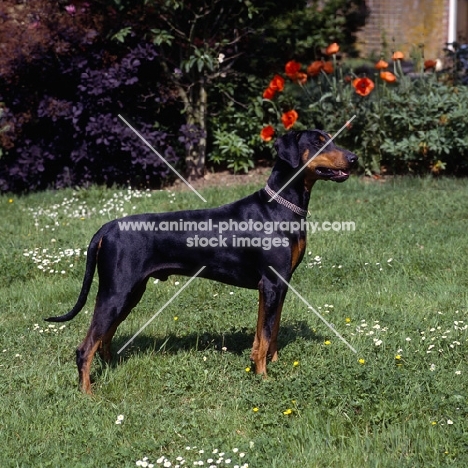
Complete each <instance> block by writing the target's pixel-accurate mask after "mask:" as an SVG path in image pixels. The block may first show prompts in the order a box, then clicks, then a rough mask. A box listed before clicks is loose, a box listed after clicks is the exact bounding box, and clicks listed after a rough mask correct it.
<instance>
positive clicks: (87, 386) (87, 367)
mask: <svg viewBox="0 0 468 468" xmlns="http://www.w3.org/2000/svg"><path fill="white" fill-rule="evenodd" d="M85 342H86V339H85ZM99 346H101V340H98V341H97V342H96V343H95V344H94V346H93V347H92V348H91V349H90V350H89V351H88V354H87V357H86V361H85V362H84V364H83V365H82V366H81V369H80V384H81V390H82V391H83V392H84V393H87V394H88V395H91V394H92V391H91V377H90V371H91V363H92V362H93V358H94V355H95V353H96V351H97V350H98V348H99ZM80 349H81V347H80Z"/></svg>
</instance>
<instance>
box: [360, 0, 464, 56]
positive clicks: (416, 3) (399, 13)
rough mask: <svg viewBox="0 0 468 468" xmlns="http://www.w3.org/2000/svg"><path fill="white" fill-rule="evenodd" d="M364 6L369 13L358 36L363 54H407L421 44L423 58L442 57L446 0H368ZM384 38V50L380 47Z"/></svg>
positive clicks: (445, 38) (446, 10) (445, 28)
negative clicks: (397, 51) (398, 52)
mask: <svg viewBox="0 0 468 468" xmlns="http://www.w3.org/2000/svg"><path fill="white" fill-rule="evenodd" d="M459 1H460V0H459ZM461 1H462V2H463V3H465V4H466V3H468V2H467V0H461ZM367 5H368V6H369V8H370V10H371V14H370V17H369V19H368V21H367V24H366V26H365V28H364V30H363V31H361V32H360V34H359V36H358V38H359V39H358V48H359V50H360V51H361V55H362V56H364V57H369V56H370V55H371V54H374V55H375V56H377V57H379V56H380V54H383V55H384V58H387V59H388V58H390V57H389V54H391V53H392V52H393V51H394V50H401V51H402V52H403V53H404V54H405V55H406V56H408V55H409V53H410V51H411V50H417V49H418V48H419V46H420V45H421V44H424V57H425V58H427V59H428V58H431V59H434V58H440V57H443V55H444V54H443V48H444V46H445V42H446V41H447V32H448V9H449V0H393V1H392V0H367ZM467 14H468V12H467ZM384 41H385V42H386V50H385V47H383V46H382V43H383V42H384Z"/></svg>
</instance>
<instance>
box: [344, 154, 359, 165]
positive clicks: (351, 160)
mask: <svg viewBox="0 0 468 468" xmlns="http://www.w3.org/2000/svg"><path fill="white" fill-rule="evenodd" d="M346 159H347V160H348V162H349V163H350V164H354V163H355V162H356V161H357V160H358V157H357V156H356V155H355V154H354V153H351V152H350V151H346Z"/></svg>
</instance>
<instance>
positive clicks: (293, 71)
mask: <svg viewBox="0 0 468 468" xmlns="http://www.w3.org/2000/svg"><path fill="white" fill-rule="evenodd" d="M300 69H301V64H300V63H299V62H296V61H295V60H290V61H289V62H288V63H287V64H286V66H285V67H284V70H285V73H286V75H287V76H288V77H289V78H291V79H294V78H295V76H296V75H297V73H299V70H300Z"/></svg>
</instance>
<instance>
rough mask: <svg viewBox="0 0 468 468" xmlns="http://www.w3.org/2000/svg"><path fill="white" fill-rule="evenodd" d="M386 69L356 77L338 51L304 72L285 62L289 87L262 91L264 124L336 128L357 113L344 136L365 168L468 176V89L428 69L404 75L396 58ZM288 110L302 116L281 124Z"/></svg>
mask: <svg viewBox="0 0 468 468" xmlns="http://www.w3.org/2000/svg"><path fill="white" fill-rule="evenodd" d="M381 66H382V67H383V68H381V69H372V68H369V69H368V70H367V75H368V76H365V75H364V74H361V75H359V76H358V75H356V74H355V73H354V72H353V71H352V70H350V69H349V68H347V66H346V62H340V61H339V60H338V59H337V55H336V53H330V54H329V57H328V60H326V61H321V62H319V61H317V62H314V64H311V65H309V66H308V67H307V69H305V67H304V66H303V65H301V64H298V63H295V62H288V64H287V65H286V70H285V74H286V76H287V78H286V79H285V81H284V86H281V85H280V86H279V88H278V87H277V88H276V89H275V83H274V81H272V82H271V83H270V86H269V87H268V88H267V90H266V91H265V93H264V97H266V99H264V123H265V124H270V125H272V126H273V127H274V128H275V130H276V132H277V133H282V132H283V131H284V130H285V129H289V128H294V129H299V130H300V129H302V128H321V129H325V130H326V131H328V132H330V133H334V132H337V131H338V130H339V129H340V128H341V127H343V125H344V124H345V123H346V122H347V121H348V120H349V119H351V118H352V117H353V116H355V118H354V119H353V121H352V124H349V125H348V128H347V129H346V130H345V131H343V133H342V134H341V135H340V136H339V141H340V143H342V144H343V145H344V146H346V147H347V148H349V149H352V150H353V151H355V152H356V153H357V154H358V155H359V156H360V164H361V167H362V169H363V170H364V171H366V172H367V173H372V172H382V171H385V172H392V173H408V172H410V173H427V172H429V171H431V172H432V173H435V174H438V173H440V172H442V171H445V173H450V174H461V173H466V171H467V169H468V132H467V131H466V129H467V128H468V114H467V113H466V110H465V109H466V103H467V102H468V88H467V87H464V86H456V85H454V84H453V83H452V82H451V81H450V80H449V77H448V76H446V75H439V74H436V73H427V72H424V71H423V70H421V71H420V72H419V73H416V74H413V75H412V76H406V75H404V74H403V72H402V70H401V66H400V61H399V60H398V59H397V60H395V62H394V64H393V72H390V71H388V70H387V68H388V65H387V67H385V63H381ZM272 91H274V92H272ZM291 110H295V111H296V112H297V117H298V118H297V120H296V121H295V122H292V123H293V125H291V122H289V124H286V126H285V125H284V124H283V125H281V124H278V122H281V119H282V118H284V115H285V113H287V112H290V111H291Z"/></svg>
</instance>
